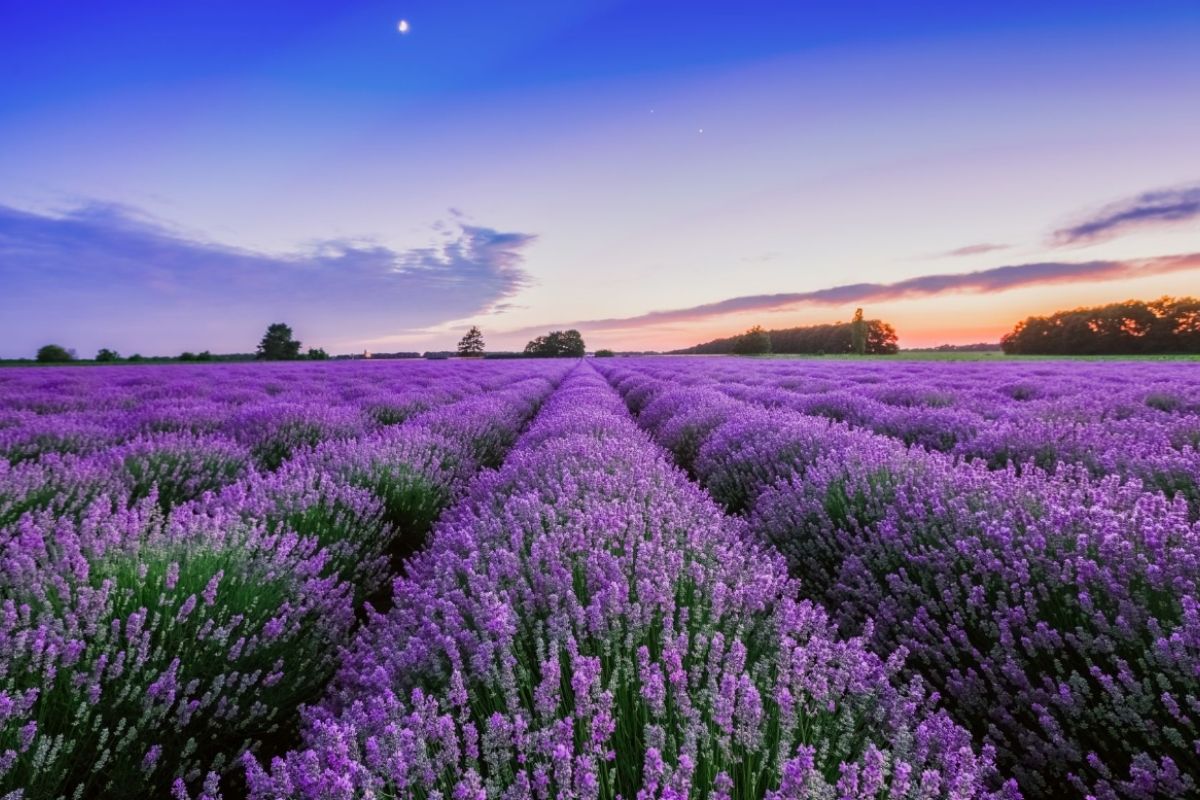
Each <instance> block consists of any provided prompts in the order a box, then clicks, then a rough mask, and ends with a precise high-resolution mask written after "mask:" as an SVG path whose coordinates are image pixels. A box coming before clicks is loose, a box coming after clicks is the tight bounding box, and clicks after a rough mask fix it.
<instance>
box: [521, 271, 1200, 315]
mask: <svg viewBox="0 0 1200 800" xmlns="http://www.w3.org/2000/svg"><path fill="white" fill-rule="evenodd" d="M1194 269H1200V253H1186V254H1182V255H1173V256H1162V257H1159V258H1147V259H1137V260H1127V261H1084V262H1078V263H1074V262H1061V261H1048V262H1039V263H1033V264H1014V265H1011V266H1004V267H994V268H992V269H986V270H979V271H976V272H961V273H948V274H941V275H923V276H919V277H916V278H909V279H907V280H903V281H898V282H896V283H853V284H847V285H844V286H834V287H831V288H829V289H819V290H817V291H812V292H789V293H781V294H758V295H746V296H742V297H731V298H729V299H727V300H720V301H718V302H715V303H705V304H703V305H698V306H691V307H690V308H677V309H669V310H664V311H651V312H649V313H646V314H639V315H637V316H633V317H615V318H609V319H593V320H581V321H576V322H570V323H562V324H559V325H550V326H546V325H540V326H534V327H529V328H522V329H520V330H515V331H508V333H509V334H513V335H516V334H527V333H534V332H537V331H545V330H546V329H547V328H571V327H573V328H582V329H586V330H588V331H592V332H596V331H620V330H634V329H638V328H647V327H653V326H658V325H663V324H668V323H678V322H696V321H699V320H704V319H708V318H710V317H716V316H721V315H724V314H735V313H739V312H746V311H776V310H780V309H783V308H790V307H794V306H801V305H815V306H830V305H843V304H846V303H865V302H882V301H885V300H907V299H913V298H918V297H931V296H934V295H941V294H951V293H960V292H970V293H991V292H1003V291H1007V290H1009V289H1017V288H1023V287H1029V286H1045V285H1052V284H1064V283H1075V282H1079V281H1117V280H1130V279H1134V278H1144V277H1148V276H1152V275H1163V274H1167V273H1172V272H1183V271H1187V270H1194Z"/></svg>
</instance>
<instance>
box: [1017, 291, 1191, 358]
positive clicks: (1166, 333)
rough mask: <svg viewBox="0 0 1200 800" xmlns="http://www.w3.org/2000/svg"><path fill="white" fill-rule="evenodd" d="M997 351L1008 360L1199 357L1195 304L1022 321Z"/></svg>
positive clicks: (1109, 308) (1104, 309) (1159, 303)
mask: <svg viewBox="0 0 1200 800" xmlns="http://www.w3.org/2000/svg"><path fill="white" fill-rule="evenodd" d="M1000 346H1001V348H1002V349H1003V350H1004V352H1005V353H1007V354H1009V355H1151V354H1182V353H1200V300H1198V299H1196V298H1194V297H1179V298H1171V297H1161V298H1159V299H1157V300H1151V301H1150V302H1146V301H1143V300H1126V301H1124V302H1121V303H1110V304H1108V305H1105V306H1093V307H1090V308H1076V309H1072V310H1070V311H1059V312H1057V313H1054V314H1051V315H1050V316H1046V317H1027V318H1026V319H1024V320H1022V321H1020V322H1018V323H1017V324H1016V326H1015V327H1014V328H1013V330H1012V332H1010V333H1006V334H1005V335H1004V336H1003V337H1001V339H1000Z"/></svg>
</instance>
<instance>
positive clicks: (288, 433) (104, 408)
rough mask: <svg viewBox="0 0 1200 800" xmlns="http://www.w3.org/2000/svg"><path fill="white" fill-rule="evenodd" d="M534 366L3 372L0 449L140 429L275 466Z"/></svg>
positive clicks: (54, 447)
mask: <svg viewBox="0 0 1200 800" xmlns="http://www.w3.org/2000/svg"><path fill="white" fill-rule="evenodd" d="M527 374H529V367H527V366H525V367H522V366H518V365H505V366H499V365H493V364H491V363H489V364H488V365H487V367H486V368H483V369H472V370H465V369H459V368H457V365H455V364H451V363H449V362H433V363H430V362H417V363H414V364H405V365H404V366H403V368H400V367H397V366H396V365H394V364H393V365H388V364H369V363H367V364H363V363H358V364H354V365H347V364H336V363H335V364H286V363H276V364H254V365H251V364H230V365H223V366H219V367H213V366H211V365H210V366H183V365H179V366H175V365H171V366H164V367H156V368H146V367H113V368H104V369H62V368H60V369H31V370H12V369H10V370H3V371H0V458H3V459H6V460H7V461H9V462H10V463H12V464H16V463H20V462H24V461H30V460H37V459H41V458H44V457H45V456H47V455H51V454H60V455H89V454H93V453H98V452H101V451H103V450H106V449H108V448H110V447H112V446H113V445H116V444H121V443H126V442H128V441H129V440H130V439H133V438H139V437H143V438H144V437H153V436H158V437H160V438H164V439H168V440H169V438H170V436H169V435H172V434H173V435H175V436H177V437H178V438H179V439H180V440H181V445H180V449H188V448H189V447H190V446H191V445H192V444H193V443H194V442H195V440H196V437H203V438H204V439H206V440H214V439H215V440H217V441H220V442H232V443H234V444H235V445H236V446H237V447H238V448H239V449H240V448H245V449H246V450H248V451H249V455H250V456H251V460H252V462H253V463H254V464H255V465H256V466H259V467H261V468H266V469H274V468H275V467H277V466H279V464H280V463H282V462H283V461H284V460H285V459H286V458H287V457H288V455H289V454H290V453H291V451H292V450H293V449H295V448H297V447H304V446H312V445H316V444H318V443H320V442H322V441H326V440H329V439H337V438H351V437H355V436H361V435H363V434H364V433H369V432H370V431H372V430H378V429H380V428H382V427H386V426H389V425H394V424H397V423H399V422H402V421H404V420H405V419H407V418H408V417H410V416H412V415H413V414H416V413H420V412H421V411H424V410H427V409H430V408H434V407H436V406H438V405H441V404H444V403H447V402H450V401H453V400H456V399H459V398H461V397H465V396H466V395H469V394H475V393H479V392H483V391H487V390H488V389H492V388H497V387H500V386H504V385H505V384H506V383H508V382H510V381H511V380H513V379H514V378H515V379H520V378H521V377H525V376H526V375H527Z"/></svg>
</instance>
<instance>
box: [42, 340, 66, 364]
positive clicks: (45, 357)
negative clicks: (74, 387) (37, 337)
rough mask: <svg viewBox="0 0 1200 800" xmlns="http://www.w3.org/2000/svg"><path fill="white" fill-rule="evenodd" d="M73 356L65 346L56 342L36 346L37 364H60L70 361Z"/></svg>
mask: <svg viewBox="0 0 1200 800" xmlns="http://www.w3.org/2000/svg"><path fill="white" fill-rule="evenodd" d="M74 357H75V355H74V353H72V352H71V351H70V350H68V349H67V348H65V347H63V346H62V345H57V344H47V345H43V346H42V347H39V348H38V351H37V360H38V363H39V364H61V363H63V362H66V361H70V360H71V359H73V358H74Z"/></svg>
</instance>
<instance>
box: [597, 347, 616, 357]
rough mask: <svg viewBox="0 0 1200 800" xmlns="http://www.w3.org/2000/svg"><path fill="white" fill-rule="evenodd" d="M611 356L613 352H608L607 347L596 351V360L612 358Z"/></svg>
mask: <svg viewBox="0 0 1200 800" xmlns="http://www.w3.org/2000/svg"><path fill="white" fill-rule="evenodd" d="M613 355H614V353H613V351H612V350H609V349H608V348H607V347H606V348H604V349H602V350H597V351H596V358H612V357H613Z"/></svg>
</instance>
